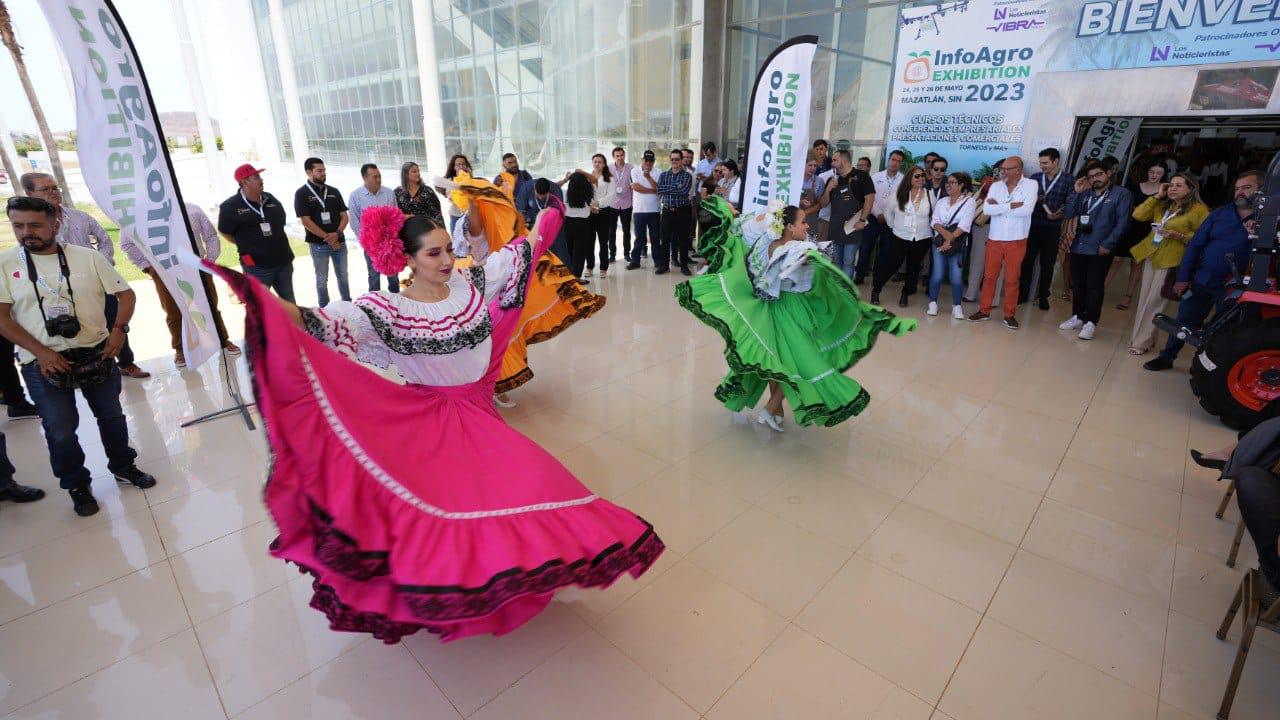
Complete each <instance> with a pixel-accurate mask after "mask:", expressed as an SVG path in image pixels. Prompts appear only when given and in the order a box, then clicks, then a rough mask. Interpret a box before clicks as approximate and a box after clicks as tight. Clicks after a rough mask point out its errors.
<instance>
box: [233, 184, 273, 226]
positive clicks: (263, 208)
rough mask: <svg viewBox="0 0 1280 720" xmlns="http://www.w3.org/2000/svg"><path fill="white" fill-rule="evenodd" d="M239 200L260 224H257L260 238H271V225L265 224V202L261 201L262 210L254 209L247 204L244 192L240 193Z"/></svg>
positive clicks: (247, 199) (251, 204)
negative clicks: (257, 218)
mask: <svg viewBox="0 0 1280 720" xmlns="http://www.w3.org/2000/svg"><path fill="white" fill-rule="evenodd" d="M240 199H241V200H242V201H244V206H245V207H247V208H249V209H250V210H252V211H253V212H254V213H255V214H256V215H257V216H258V217H259V218H262V222H260V223H258V231H259V232H261V233H262V237H271V223H269V222H267V211H266V210H265V208H266V204H267V203H266V200H265V199H264V200H263V201H262V208H256V207H254V206H253V203H251V202H249V198H246V197H245V196H244V192H241V193H240Z"/></svg>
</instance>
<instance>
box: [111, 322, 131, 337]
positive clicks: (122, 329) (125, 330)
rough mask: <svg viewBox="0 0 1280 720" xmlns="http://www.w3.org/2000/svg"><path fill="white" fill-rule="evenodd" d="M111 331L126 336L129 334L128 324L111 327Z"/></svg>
mask: <svg viewBox="0 0 1280 720" xmlns="http://www.w3.org/2000/svg"><path fill="white" fill-rule="evenodd" d="M111 329H112V330H119V331H120V332H122V333H124V334H125V335H128V334H129V323H125V324H123V325H114V326H112V328H111Z"/></svg>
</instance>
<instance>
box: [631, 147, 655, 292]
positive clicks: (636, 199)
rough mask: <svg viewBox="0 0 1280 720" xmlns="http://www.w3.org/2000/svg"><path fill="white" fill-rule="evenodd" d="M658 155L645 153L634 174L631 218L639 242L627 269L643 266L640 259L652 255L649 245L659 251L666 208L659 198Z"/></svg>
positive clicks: (632, 175)
mask: <svg viewBox="0 0 1280 720" xmlns="http://www.w3.org/2000/svg"><path fill="white" fill-rule="evenodd" d="M656 159H657V156H655V155H654V154H653V151H652V150H645V151H644V154H643V155H642V156H641V159H640V167H638V168H633V170H632V172H631V181H632V182H631V192H632V195H631V219H632V221H633V222H634V223H635V228H636V241H635V244H634V245H632V246H631V255H630V256H628V257H627V269H628V270H635V269H637V268H639V267H640V258H641V257H645V256H647V255H648V254H649V251H648V250H647V249H646V245H647V244H648V243H653V246H654V247H655V248H656V247H657V246H658V244H659V242H660V240H661V237H662V236H661V235H660V234H659V233H661V228H662V222H661V221H662V207H661V204H660V202H659V199H658V173H657V171H656V170H655V169H654V167H653V163H654V161H655V160H656Z"/></svg>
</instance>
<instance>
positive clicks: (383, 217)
mask: <svg viewBox="0 0 1280 720" xmlns="http://www.w3.org/2000/svg"><path fill="white" fill-rule="evenodd" d="M404 221H405V216H404V213H402V212H400V209H399V208H397V207H371V208H365V211H364V212H363V213H362V214H361V215H360V247H362V248H364V253H365V255H368V256H369V262H370V263H371V264H372V265H373V269H374V270H377V271H378V274H379V275H399V274H400V271H401V270H404V268H405V266H406V265H408V264H409V260H408V258H406V257H405V254H404V243H403V242H402V241H401V240H400V230H401V228H403V227H404Z"/></svg>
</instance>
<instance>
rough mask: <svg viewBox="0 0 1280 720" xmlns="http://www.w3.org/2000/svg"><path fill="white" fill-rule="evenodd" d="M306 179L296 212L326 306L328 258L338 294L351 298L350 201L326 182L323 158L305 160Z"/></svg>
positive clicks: (319, 294)
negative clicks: (304, 231) (349, 251)
mask: <svg viewBox="0 0 1280 720" xmlns="http://www.w3.org/2000/svg"><path fill="white" fill-rule="evenodd" d="M302 167H303V169H304V170H306V172H307V180H306V182H304V183H302V187H300V188H298V191H297V192H295V193H294V194H293V213H294V214H295V215H297V216H298V220H300V221H301V222H302V227H304V228H306V230H307V246H308V247H309V248H310V250H311V262H312V263H313V264H314V265H315V270H316V298H317V299H318V302H319V303H320V306H321V307H323V306H325V305H328V304H329V261H330V260H332V261H333V274H334V276H336V277H337V278H338V295H339V296H340V297H341V298H342V299H343V300H346V301H350V300H351V289H350V288H349V287H348V284H347V282H348V280H347V239H346V237H345V236H344V235H343V231H345V230H346V229H347V221H348V218H347V204H346V203H345V202H343V200H342V193H340V192H338V190H337V188H333V187H329V186H328V185H327V184H325V178H326V175H325V168H324V161H323V160H321V159H320V158H315V157H312V158H307V159H306V161H304V162H303V165H302Z"/></svg>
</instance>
